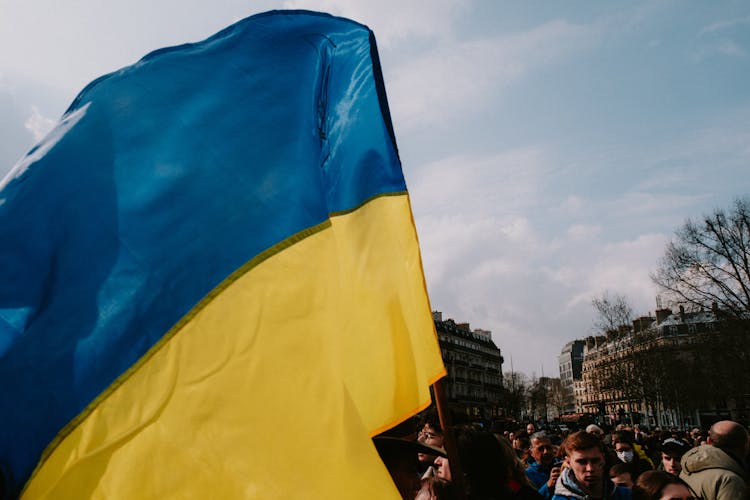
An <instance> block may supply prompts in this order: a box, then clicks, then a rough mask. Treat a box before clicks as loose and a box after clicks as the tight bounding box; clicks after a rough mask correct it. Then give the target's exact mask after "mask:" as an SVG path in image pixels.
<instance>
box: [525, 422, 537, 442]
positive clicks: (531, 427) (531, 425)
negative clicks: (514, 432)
mask: <svg viewBox="0 0 750 500" xmlns="http://www.w3.org/2000/svg"><path fill="white" fill-rule="evenodd" d="M535 432H536V425H534V423H533V422H529V423H528V424H526V436H527V437H528V438H529V439H531V435H532V434H534V433H535Z"/></svg>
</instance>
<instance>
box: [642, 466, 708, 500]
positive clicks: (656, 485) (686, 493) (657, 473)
mask: <svg viewBox="0 0 750 500" xmlns="http://www.w3.org/2000/svg"><path fill="white" fill-rule="evenodd" d="M633 500H696V497H695V495H694V494H693V492H692V491H691V490H690V487H689V486H688V485H687V484H686V483H685V481H683V480H682V479H680V478H679V477H677V476H675V475H673V474H670V473H668V472H665V471H661V470H652V471H646V472H644V473H643V474H641V476H640V477H639V478H638V481H636V484H635V486H633Z"/></svg>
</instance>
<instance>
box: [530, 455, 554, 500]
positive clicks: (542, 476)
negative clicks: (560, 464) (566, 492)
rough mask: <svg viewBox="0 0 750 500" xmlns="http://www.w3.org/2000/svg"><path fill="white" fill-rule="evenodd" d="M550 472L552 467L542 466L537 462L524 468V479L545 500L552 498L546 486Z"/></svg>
mask: <svg viewBox="0 0 750 500" xmlns="http://www.w3.org/2000/svg"><path fill="white" fill-rule="evenodd" d="M551 471H552V466H547V465H542V464H541V463H539V462H534V463H533V464H531V465H529V466H528V467H527V468H526V477H528V478H529V481H531V483H532V484H533V485H534V487H535V488H536V489H537V491H538V492H539V494H540V495H542V496H543V497H544V498H545V499H547V500H549V499H550V498H552V491H551V490H550V488H549V486H547V481H549V476H550V473H551Z"/></svg>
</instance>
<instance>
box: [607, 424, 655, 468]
mask: <svg viewBox="0 0 750 500" xmlns="http://www.w3.org/2000/svg"><path fill="white" fill-rule="evenodd" d="M612 446H613V448H614V450H615V453H616V454H617V458H618V460H619V461H620V462H625V463H631V464H633V466H634V473H635V477H634V479H636V478H638V476H639V475H640V474H641V472H644V471H647V470H651V469H653V468H654V464H653V463H652V462H651V459H650V458H648V456H646V454H645V452H644V451H643V449H642V448H641V447H640V446H638V445H636V444H635V439H634V436H633V431H629V430H625V429H623V430H619V431H615V432H614V434H612Z"/></svg>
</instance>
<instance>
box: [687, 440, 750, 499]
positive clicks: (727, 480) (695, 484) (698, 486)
mask: <svg viewBox="0 0 750 500" xmlns="http://www.w3.org/2000/svg"><path fill="white" fill-rule="evenodd" d="M681 464H682V472H681V473H680V477H681V478H682V479H683V480H684V481H685V482H686V483H687V484H688V485H690V487H691V488H692V489H693V491H694V492H695V493H696V494H697V495H700V497H701V498H702V499H704V500H737V499H740V498H743V496H742V495H743V493H744V491H745V488H746V487H747V478H746V476H745V471H743V470H742V467H741V466H740V464H739V463H738V462H737V461H736V460H735V459H733V458H732V457H730V456H729V455H728V454H727V453H725V452H724V451H722V450H720V449H719V448H716V447H715V446H711V445H703V446H698V447H697V448H693V449H692V450H690V451H688V452H687V453H685V455H684V456H683V457H682V460H681Z"/></svg>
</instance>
